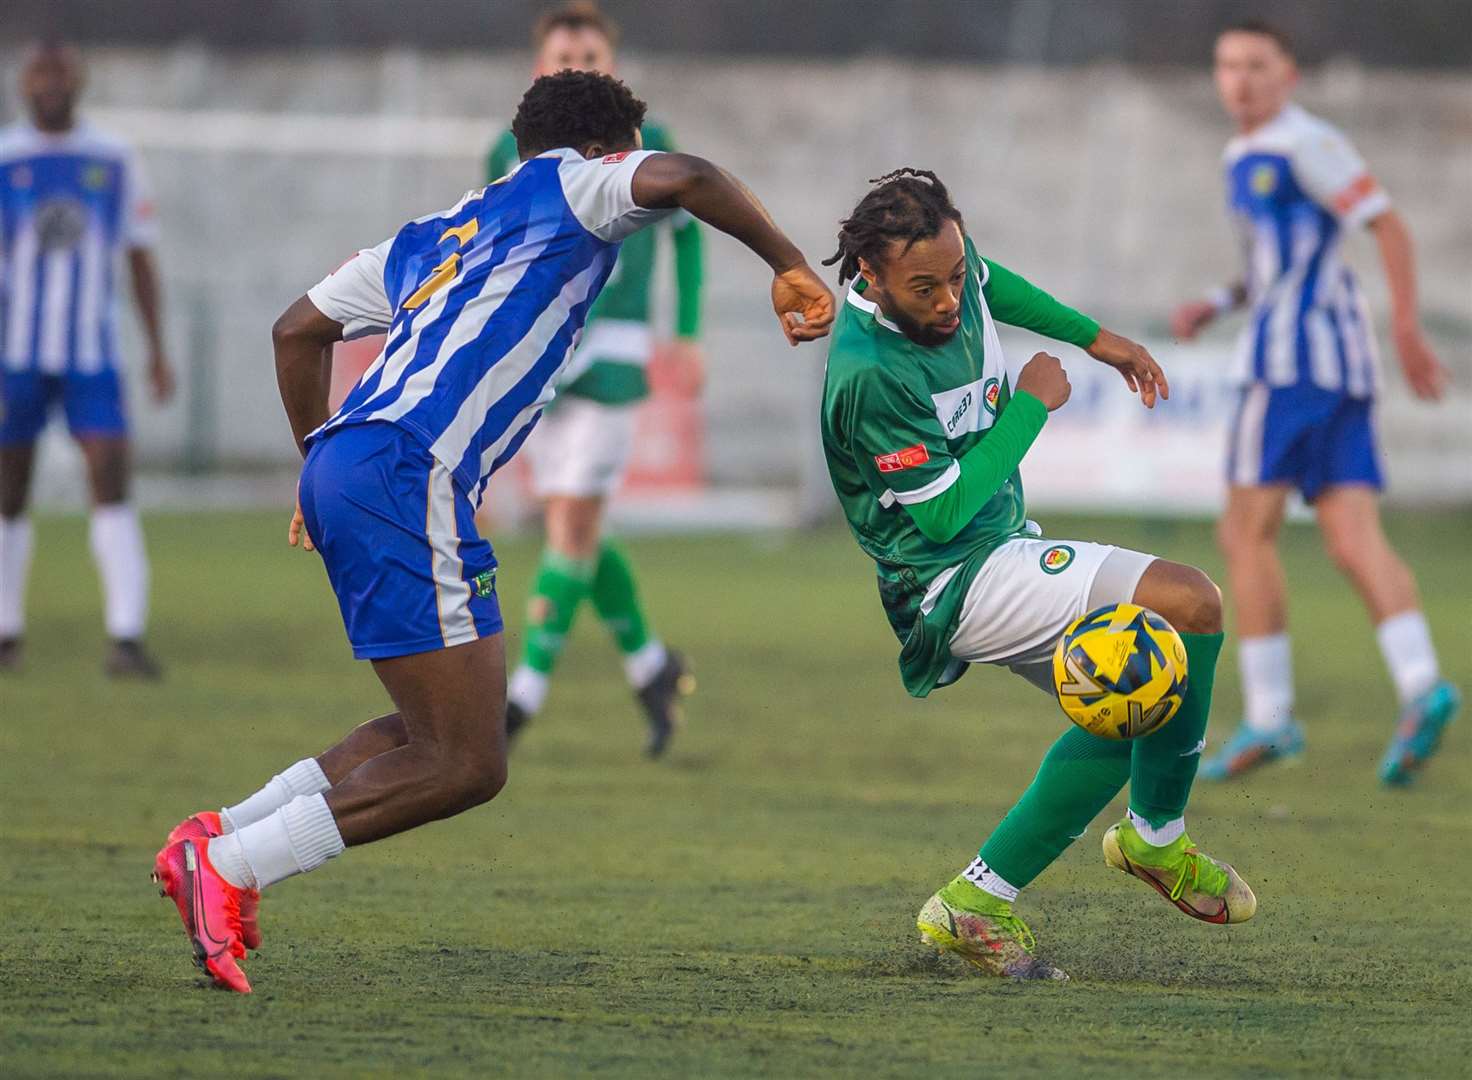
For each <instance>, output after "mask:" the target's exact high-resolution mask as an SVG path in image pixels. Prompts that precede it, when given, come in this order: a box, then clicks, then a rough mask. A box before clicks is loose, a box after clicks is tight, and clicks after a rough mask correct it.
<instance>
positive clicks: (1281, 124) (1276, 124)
mask: <svg viewBox="0 0 1472 1080" xmlns="http://www.w3.org/2000/svg"><path fill="white" fill-rule="evenodd" d="M1306 116H1307V114H1306V113H1305V112H1304V111H1303V107H1302V106H1300V105H1298V104H1297V103H1295V102H1292V101H1290V102H1288V104H1286V105H1284V106H1283V107H1282V108H1281V109H1279V110H1278V115H1277V116H1274V117H1273V118H1272V119H1271V120H1269V121H1267V122H1266V123H1264V124H1259V125H1258V126H1257V127H1255V128H1253V129H1252V130H1251V131H1249V132H1247V133H1245V134H1242V133H1238V134H1236V135H1233V136H1232V137H1231V139H1229V140H1228V141H1227V150H1226V153H1227V156H1229V157H1231V156H1235V155H1239V154H1245V153H1247V151H1249V150H1253V149H1257V148H1259V147H1260V146H1262V144H1264V143H1266V144H1269V145H1271V144H1272V143H1273V142H1275V141H1276V140H1277V139H1279V138H1280V137H1282V136H1285V135H1287V134H1288V133H1289V132H1291V131H1292V130H1293V129H1294V128H1295V127H1296V126H1298V125H1299V124H1301V123H1303V121H1304V119H1305V117H1306Z"/></svg>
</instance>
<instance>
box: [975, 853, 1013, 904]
mask: <svg viewBox="0 0 1472 1080" xmlns="http://www.w3.org/2000/svg"><path fill="white" fill-rule="evenodd" d="M961 876H962V877H963V878H965V879H966V880H967V881H969V882H971V884H973V885H975V886H976V887H977V888H978V889H980V890H981V891H982V892H988V893H991V894H992V895H993V896H995V897H996V898H997V899H998V900H1005V901H1007V903H1009V904H1010V903H1011V902H1012V901H1014V900H1016V899H1017V893H1018V892H1019V891H1020V890H1019V889H1018V888H1017V886H1016V885H1013V884H1012V883H1011V882H1010V881H1008V880H1007V879H1006V878H1004V877H1002V876H1001V875H1000V874H998V873H997V872H996V871H995V870H993V869H992V868H991V867H990V866H988V865H987V864H986V863H984V862H982V861H981V860H980V859H979V858H978V859H973V860H972V862H971V865H970V866H968V867H967V868H966V869H965V870H962V871H961Z"/></svg>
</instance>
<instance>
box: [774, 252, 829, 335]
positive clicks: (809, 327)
mask: <svg viewBox="0 0 1472 1080" xmlns="http://www.w3.org/2000/svg"><path fill="white" fill-rule="evenodd" d="M772 309H773V310H774V311H776V312H777V318H778V319H779V320H780V321H781V323H782V333H784V334H786V335H787V344H789V345H796V344H798V343H799V342H803V341H816V340H817V339H818V338H820V337H827V336H828V328H829V327H830V326H832V325H833V294H832V293H831V292H829V291H828V286H827V285H824V284H823V281H822V279H821V278H819V277H818V275H817V274H815V273H813V270H812V267H810V266H808V264H807V263H799V264H798V265H796V266H794V267H791V268H790V269H787V270H784V271H782V273H780V274H778V275H777V276H776V277H774V278H773V279H772Z"/></svg>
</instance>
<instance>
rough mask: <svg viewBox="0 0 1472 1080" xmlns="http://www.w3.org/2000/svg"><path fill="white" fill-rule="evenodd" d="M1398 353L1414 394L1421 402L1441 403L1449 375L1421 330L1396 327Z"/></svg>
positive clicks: (1410, 327)
mask: <svg viewBox="0 0 1472 1080" xmlns="http://www.w3.org/2000/svg"><path fill="white" fill-rule="evenodd" d="M1395 351H1396V354H1397V355H1398V356H1399V357H1400V369H1401V371H1403V372H1405V376H1406V382H1407V383H1409V384H1410V387H1411V393H1413V394H1415V395H1416V396H1417V397H1418V398H1420V399H1421V400H1422V401H1440V400H1441V395H1442V394H1444V393H1445V392H1446V383H1447V372H1446V368H1445V367H1443V366H1442V363H1441V361H1440V360H1438V359H1437V358H1436V353H1435V352H1433V351H1432V349H1431V343H1430V342H1429V341H1427V340H1426V335H1425V334H1423V333H1422V332H1421V328H1420V327H1419V326H1406V327H1397V328H1396V331H1395Z"/></svg>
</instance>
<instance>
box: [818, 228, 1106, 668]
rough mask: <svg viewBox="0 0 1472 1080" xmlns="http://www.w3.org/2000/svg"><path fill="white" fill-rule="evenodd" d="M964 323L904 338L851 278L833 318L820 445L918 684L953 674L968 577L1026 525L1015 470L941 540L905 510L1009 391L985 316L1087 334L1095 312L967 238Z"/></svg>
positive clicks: (945, 477) (1009, 378) (933, 486)
mask: <svg viewBox="0 0 1472 1080" xmlns="http://www.w3.org/2000/svg"><path fill="white" fill-rule="evenodd" d="M966 266H967V274H966V283H965V286H964V288H963V292H962V307H961V327H960V329H959V330H957V331H956V333H955V335H954V336H952V337H951V339H950V340H949V341H947V342H945V343H944V344H943V345H940V346H938V347H935V348H927V347H925V346H921V345H917V344H915V343H914V342H912V341H910V339H909V338H907V337H905V336H904V334H903V333H901V332H900V330H899V328H898V327H896V326H895V325H894V324H893V323H892V322H891V321H890V320H888V319H887V318H885V316H884V313H883V312H882V311H881V310H880V309H879V308H878V306H877V305H876V304H874V303H872V302H870V301H868V300H866V299H864V295H863V284H864V283H863V281H862V279H860V280H859V281H858V282H857V283H856V284H855V286H854V287H853V288H852V289H851V290H850V292H849V294H848V297H847V298H846V302H845V303H844V304H843V305H842V308H841V310H840V312H839V314H838V317H837V319H836V320H835V322H834V328H833V336H832V343H831V345H830V347H829V352H828V370H827V376H826V378H825V381H824V386H823V412H822V419H821V424H822V436H823V450H824V454H825V456H826V457H827V461H828V471H829V474H830V476H831V477H832V480H833V487H834V490H835V491H836V492H837V494H838V500H839V502H840V504H841V505H842V507H843V513H844V516H845V517H846V518H847V519H848V524H849V528H850V529H851V530H852V532H853V535H854V537H855V539H857V540H858V542H859V546H860V547H861V548H863V550H864V552H865V553H866V554H868V555H869V557H870V558H872V559H873V560H874V563H875V566H876V569H877V571H878V577H879V596H880V600H881V602H882V603H883V605H884V610H885V614H886V615H887V616H888V617H889V622H890V626H891V627H892V628H893V629H894V632H895V634H896V636H897V637H898V638H899V639H900V641H901V642H902V643H903V647H902V650H901V653H900V672H901V676H902V678H903V679H904V683H905V687H906V689H907V690H909V691H910V693H912V694H914V695H916V696H920V697H923V696H924V695H925V694H928V693H929V692H930V691H931V690H932V689H934V688H936V687H937V686H944V685H946V684H947V683H949V682H953V681H955V679H957V678H959V677H960V675H961V674H962V672H963V671H964V665H963V664H960V663H959V662H958V661H955V660H953V658H952V657H951V655H950V649H949V646H950V640H951V638H952V636H953V635H954V633H955V629H956V622H957V620H958V619H959V617H960V610H961V605H962V602H963V601H964V599H965V596H966V590H967V587H968V586H969V585H970V583H971V580H972V579H973V578H974V577H975V576H976V573H977V571H978V570H980V568H981V565H982V563H983V562H985V560H986V558H987V556H988V555H990V554H991V553H992V552H993V551H994V550H996V548H997V547H999V546H1000V545H1001V544H1003V543H1004V542H1006V541H1007V540H1009V539H1011V538H1012V537H1015V536H1019V535H1023V534H1024V533H1025V532H1030V531H1031V532H1035V531H1036V530H1035V528H1034V527H1031V526H1030V524H1029V522H1028V521H1027V515H1026V504H1025V502H1024V498H1023V491H1022V477H1021V475H1020V473H1018V472H1015V471H1014V472H1013V473H1012V475H1011V477H1010V478H1009V479H1007V480H1006V481H1004V482H1003V483H1002V484H1001V486H1000V487H999V488H998V489H997V490H996V492H995V493H994V494H992V496H991V498H990V499H989V500H988V501H987V502H986V503H985V505H983V506H982V507H981V509H980V510H979V511H978V512H977V513H976V514H975V515H974V516H973V517H972V518H971V519H970V521H969V522H967V523H966V524H965V526H964V527H962V529H961V531H960V532H959V533H958V534H957V535H956V536H955V537H954V538H953V539H951V540H950V541H947V542H945V543H938V542H936V541H934V540H931V539H928V538H927V537H926V536H925V535H924V534H922V533H921V531H920V530H919V528H918V527H917V526H916V524H915V521H914V519H913V518H912V517H911V516H910V514H909V513H908V512H907V511H906V510H905V507H906V506H907V505H915V504H917V503H922V502H925V501H927V500H929V499H932V498H935V497H936V496H938V495H940V494H942V493H943V492H945V491H946V490H947V489H948V488H949V487H950V486H951V485H952V484H954V483H956V481H957V480H958V479H959V478H960V475H961V468H960V463H959V459H960V458H961V457H963V456H964V455H965V454H966V452H967V451H969V450H970V449H972V448H973V447H974V446H976V445H977V444H978V443H980V442H981V441H982V440H983V439H985V438H986V437H987V432H988V431H989V430H990V429H991V428H992V426H993V425H994V424H995V423H996V421H997V418H998V417H999V416H1001V415H1002V414H1003V413H1004V412H1005V411H1006V409H1007V407H1008V405H1009V403H1010V402H1011V400H1012V392H1013V387H1014V385H1015V383H1016V378H1017V372H1018V371H1020V367H1019V368H1017V369H1016V370H1013V369H1011V368H1009V367H1008V365H1007V361H1006V358H1005V356H1004V355H1003V352H1002V346H1001V342H1000V340H999V339H998V337H997V330H996V325H995V323H994V321H993V307H996V308H998V310H999V317H1000V312H1001V311H1006V312H1007V314H1008V315H1010V316H1011V317H1009V318H1006V319H1005V321H1007V322H1009V323H1015V324H1017V325H1025V326H1028V327H1029V328H1030V329H1036V330H1039V331H1040V332H1043V333H1048V334H1049V335H1050V336H1053V337H1059V338H1062V339H1063V340H1069V341H1073V342H1075V343H1078V342H1082V343H1083V344H1085V345H1087V344H1089V343H1090V342H1092V340H1093V338H1094V336H1095V335H1097V333H1098V324H1097V323H1095V322H1093V320H1090V319H1087V318H1086V317H1084V316H1082V315H1079V314H1078V313H1077V312H1074V311H1072V309H1069V308H1065V307H1063V305H1061V304H1059V303H1058V302H1057V301H1055V300H1053V299H1052V298H1051V297H1049V296H1047V294H1046V293H1043V292H1041V290H1038V289H1035V288H1034V287H1033V286H1031V285H1029V284H1028V283H1027V282H1025V281H1023V279H1021V278H1019V277H1018V276H1017V275H1015V274H1013V273H1011V271H1009V270H1007V269H1006V268H1005V267H1001V266H998V265H997V264H995V263H992V262H990V261H989V260H986V259H983V258H981V256H980V255H979V254H978V253H977V251H976V247H975V245H973V244H972V242H971V239H970V238H969V237H967V239H966Z"/></svg>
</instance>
